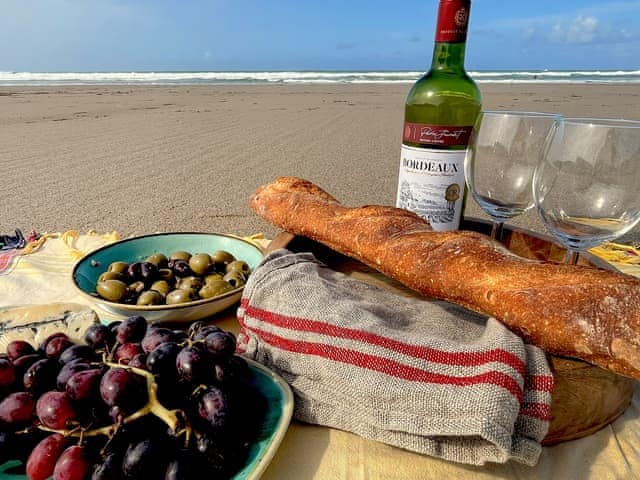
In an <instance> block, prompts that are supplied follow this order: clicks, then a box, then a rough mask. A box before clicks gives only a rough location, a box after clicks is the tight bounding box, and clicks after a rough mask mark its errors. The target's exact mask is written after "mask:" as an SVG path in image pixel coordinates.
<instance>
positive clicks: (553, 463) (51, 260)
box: [0, 231, 640, 480]
mask: <svg viewBox="0 0 640 480" xmlns="http://www.w3.org/2000/svg"><path fill="white" fill-rule="evenodd" d="M118 238H119V236H118V235H117V233H115V232H114V233H108V234H96V233H87V234H79V233H78V232H73V231H72V232H66V233H64V234H50V235H46V236H44V238H43V240H42V241H41V243H40V244H32V245H31V246H30V247H29V248H28V249H27V250H26V251H25V252H23V253H27V254H25V255H21V256H19V257H16V258H14V259H13V262H12V264H11V266H10V268H9V269H8V270H6V271H4V272H3V273H2V274H0V307H6V306H11V305H24V304H41V303H50V302H77V303H86V301H85V300H84V298H83V297H81V296H80V295H79V294H78V292H77V291H76V290H75V289H74V287H73V284H72V282H71V270H72V268H73V265H74V263H75V262H76V261H77V259H78V258H80V256H82V255H83V254H85V253H87V252H89V251H91V250H93V249H95V248H98V247H100V246H102V245H104V244H106V243H109V242H112V241H115V240H117V239H118ZM258 241H259V242H260V241H262V240H258ZM262 242H263V244H264V241H262ZM626 248H628V247H625V246H621V247H620V248H618V247H615V246H613V247H611V246H608V247H606V248H605V249H604V250H602V251H592V253H596V254H599V255H601V256H602V257H603V258H606V259H608V260H612V259H613V260H618V261H614V262H612V263H613V264H614V266H615V267H616V268H618V269H620V270H622V271H624V272H625V273H629V274H633V275H637V276H640V266H638V263H637V258H634V257H638V255H637V253H636V252H635V251H633V252H631V253H628V252H625V249H626ZM621 252H622V253H621ZM620 260H622V261H620ZM99 313H100V314H101V315H102V312H99ZM215 321H216V322H217V323H218V324H219V325H220V326H221V327H222V328H225V329H227V330H230V331H233V332H237V331H238V324H237V322H236V320H235V318H234V317H233V315H227V316H226V317H220V318H218V319H215ZM262 478H263V479H264V480H270V479H278V480H281V479H296V480H298V479H322V480H331V479H380V480H391V479H437V480H443V479H495V478H504V479H531V480H534V479H535V480H538V479H558V480H571V479H576V480H578V479H580V480H581V479H593V480H602V479H633V478H640V391H639V390H638V388H636V392H635V394H634V397H633V401H632V403H631V405H630V406H629V408H628V409H627V410H626V412H625V413H624V414H623V415H622V416H621V417H620V418H618V419H617V420H616V421H615V422H613V423H612V424H611V425H609V426H607V427H605V428H604V429H602V430H600V431H599V432H596V433H595V434H593V435H590V436H589V437H586V438H583V439H579V440H574V441H571V442H566V443H563V444H560V445H556V446H554V447H545V448H544V449H543V453H542V456H541V458H540V461H539V462H538V465H537V466H535V467H526V466H523V465H520V464H517V463H513V462H510V463H507V464H504V465H487V466H484V467H471V466H466V465H459V464H454V463H450V462H446V461H442V460H438V459H434V458H431V457H426V456H423V455H418V454H415V453H412V452H408V451H404V450H400V449H398V448H394V447H391V446H388V445H384V444H382V443H378V442H374V441H371V440H367V439H364V438H361V437H358V436H355V435H352V434H350V433H346V432H342V431H339V430H335V429H330V428H325V427H318V426H312V425H306V424H301V423H299V422H296V421H294V422H292V424H291V426H290V428H289V430H288V432H287V434H286V436H285V439H284V441H283V443H282V445H281V446H280V448H279V449H278V452H277V453H276V456H275V457H274V459H273V461H272V462H271V464H270V465H269V467H268V469H267V470H266V472H265V473H264V475H263V477H262Z"/></svg>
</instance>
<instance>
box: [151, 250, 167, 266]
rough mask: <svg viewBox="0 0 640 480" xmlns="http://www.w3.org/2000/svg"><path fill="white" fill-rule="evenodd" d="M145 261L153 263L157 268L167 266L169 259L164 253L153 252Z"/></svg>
mask: <svg viewBox="0 0 640 480" xmlns="http://www.w3.org/2000/svg"><path fill="white" fill-rule="evenodd" d="M145 262H149V263H153V264H154V265H155V266H156V267H158V268H164V267H166V266H167V263H168V262H169V259H168V258H167V256H166V255H165V254H164V253H154V254H153V255H149V256H148V257H147V259H146V260H145Z"/></svg>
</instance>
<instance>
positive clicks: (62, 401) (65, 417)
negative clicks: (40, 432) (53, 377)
mask: <svg viewBox="0 0 640 480" xmlns="http://www.w3.org/2000/svg"><path fill="white" fill-rule="evenodd" d="M36 415H38V418H39V419H40V422H41V423H42V424H43V425H44V426H45V427H48V428H53V429H56V430H61V429H64V428H67V427H68V426H69V425H70V423H71V422H73V421H74V420H75V419H76V418H77V417H78V413H77V411H76V409H75V407H74V406H73V403H72V402H71V399H70V398H69V395H67V393H66V392H58V391H56V390H51V391H49V392H45V393H43V394H42V395H41V396H40V398H38V401H37V403H36Z"/></svg>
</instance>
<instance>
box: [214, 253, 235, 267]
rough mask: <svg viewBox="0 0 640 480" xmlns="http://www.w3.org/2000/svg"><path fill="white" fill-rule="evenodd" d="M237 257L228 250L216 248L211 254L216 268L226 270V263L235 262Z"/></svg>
mask: <svg viewBox="0 0 640 480" xmlns="http://www.w3.org/2000/svg"><path fill="white" fill-rule="evenodd" d="M235 259H236V257H234V256H233V255H232V254H231V253H229V252H227V251H226V250H216V251H215V252H213V253H212V254H211V262H212V263H213V264H214V265H215V268H216V270H221V271H224V267H225V265H227V264H228V263H231V262H233V261H234V260H235Z"/></svg>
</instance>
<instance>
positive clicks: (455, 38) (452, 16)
mask: <svg viewBox="0 0 640 480" xmlns="http://www.w3.org/2000/svg"><path fill="white" fill-rule="evenodd" d="M470 9H471V0H440V6H439V8H438V23H437V24H436V42H444V43H461V42H465V41H466V40H467V26H468V25H469V10H470Z"/></svg>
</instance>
